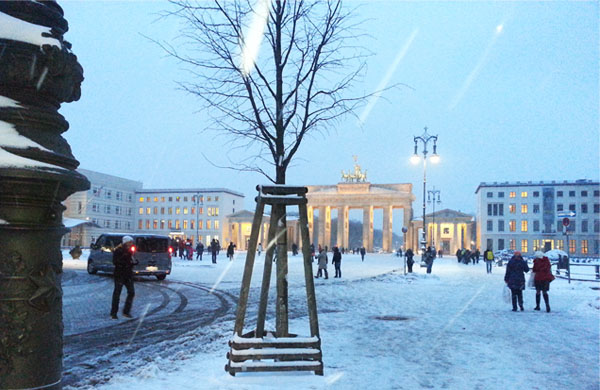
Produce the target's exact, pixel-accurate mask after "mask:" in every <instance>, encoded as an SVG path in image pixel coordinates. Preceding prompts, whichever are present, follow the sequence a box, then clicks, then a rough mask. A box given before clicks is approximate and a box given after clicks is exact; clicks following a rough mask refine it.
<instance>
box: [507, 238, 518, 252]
mask: <svg viewBox="0 0 600 390" xmlns="http://www.w3.org/2000/svg"><path fill="white" fill-rule="evenodd" d="M508 245H509V247H510V249H511V250H513V251H515V250H517V241H516V240H515V239H511V240H510V241H509V242H508Z"/></svg>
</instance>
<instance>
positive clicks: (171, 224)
mask: <svg viewBox="0 0 600 390" xmlns="http://www.w3.org/2000/svg"><path fill="white" fill-rule="evenodd" d="M167 226H168V227H169V229H173V221H171V220H170V219H169V220H168V222H167Z"/></svg>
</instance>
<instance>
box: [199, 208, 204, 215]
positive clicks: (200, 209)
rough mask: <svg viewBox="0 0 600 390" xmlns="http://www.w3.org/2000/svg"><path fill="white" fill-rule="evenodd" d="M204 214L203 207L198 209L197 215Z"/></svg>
mask: <svg viewBox="0 0 600 390" xmlns="http://www.w3.org/2000/svg"><path fill="white" fill-rule="evenodd" d="M203 213H204V207H198V214H200V215H202V214H203Z"/></svg>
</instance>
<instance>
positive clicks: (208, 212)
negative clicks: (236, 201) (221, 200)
mask: <svg viewBox="0 0 600 390" xmlns="http://www.w3.org/2000/svg"><path fill="white" fill-rule="evenodd" d="M212 210H213V209H212V207H209V208H207V209H206V213H207V215H208V216H209V217H212V215H213V213H212Z"/></svg>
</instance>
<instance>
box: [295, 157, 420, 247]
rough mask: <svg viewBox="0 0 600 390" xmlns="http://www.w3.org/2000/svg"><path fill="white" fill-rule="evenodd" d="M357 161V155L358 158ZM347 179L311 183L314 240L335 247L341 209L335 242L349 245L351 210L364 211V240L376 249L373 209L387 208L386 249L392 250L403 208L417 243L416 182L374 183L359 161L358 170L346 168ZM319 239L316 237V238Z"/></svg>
mask: <svg viewBox="0 0 600 390" xmlns="http://www.w3.org/2000/svg"><path fill="white" fill-rule="evenodd" d="M355 161H356V158H355ZM342 180H344V181H343V182H340V183H338V184H337V185H323V186H307V187H308V193H307V194H306V198H307V199H308V228H309V232H310V238H311V242H312V243H315V242H316V243H318V244H321V245H322V246H323V247H324V246H325V245H327V246H328V247H331V245H332V237H331V212H332V210H334V209H337V237H336V240H335V241H334V242H333V245H337V246H340V247H344V248H348V247H349V246H350V245H349V242H348V233H349V212H350V209H361V210H363V229H362V243H363V246H364V247H365V249H366V250H367V251H372V250H373V211H374V210H375V209H383V244H382V249H383V251H384V252H391V251H393V250H394V248H392V225H393V210H394V209H397V208H402V209H403V211H404V221H403V222H404V224H403V226H405V227H407V228H408V232H407V233H406V242H413V236H414V234H415V233H414V227H413V225H412V224H411V223H410V222H411V219H412V202H413V201H414V200H415V196H414V195H413V193H412V184H409V183H404V184H372V183H369V182H368V181H367V173H366V171H365V172H362V171H361V168H360V166H359V165H358V164H355V165H354V173H346V172H344V171H342ZM315 210H318V213H319V217H318V226H317V231H318V237H315V236H314V230H315V226H314V221H315V215H314V214H315ZM315 238H316V240H315Z"/></svg>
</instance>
